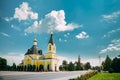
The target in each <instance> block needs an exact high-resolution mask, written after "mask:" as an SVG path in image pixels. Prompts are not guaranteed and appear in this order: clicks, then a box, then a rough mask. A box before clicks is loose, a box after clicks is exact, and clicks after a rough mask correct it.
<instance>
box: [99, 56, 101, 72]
mask: <svg viewBox="0 0 120 80" xmlns="http://www.w3.org/2000/svg"><path fill="white" fill-rule="evenodd" d="M99 64H100V72H101V56H100V54H99Z"/></svg>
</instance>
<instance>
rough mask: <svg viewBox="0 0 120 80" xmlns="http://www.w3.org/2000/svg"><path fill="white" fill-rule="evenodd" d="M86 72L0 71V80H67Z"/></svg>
mask: <svg viewBox="0 0 120 80" xmlns="http://www.w3.org/2000/svg"><path fill="white" fill-rule="evenodd" d="M86 72H87V71H68V72H9V71H0V80H68V79H70V78H75V77H77V76H80V75H82V74H85V73H86Z"/></svg>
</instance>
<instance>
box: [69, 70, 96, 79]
mask: <svg viewBox="0 0 120 80" xmlns="http://www.w3.org/2000/svg"><path fill="white" fill-rule="evenodd" d="M97 73H98V71H90V72H88V73H86V74H84V75H81V76H80V77H77V78H76V79H69V80H87V79H89V78H90V77H92V76H94V75H95V74H97Z"/></svg>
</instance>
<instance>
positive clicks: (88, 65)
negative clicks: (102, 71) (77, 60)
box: [84, 62, 91, 70]
mask: <svg viewBox="0 0 120 80" xmlns="http://www.w3.org/2000/svg"><path fill="white" fill-rule="evenodd" d="M84 67H85V70H88V69H91V65H90V63H89V62H87V63H86V64H85V66H84Z"/></svg>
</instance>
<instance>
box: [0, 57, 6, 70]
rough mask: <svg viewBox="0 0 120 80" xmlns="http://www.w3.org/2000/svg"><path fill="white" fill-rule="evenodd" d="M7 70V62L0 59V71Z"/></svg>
mask: <svg viewBox="0 0 120 80" xmlns="http://www.w3.org/2000/svg"><path fill="white" fill-rule="evenodd" d="M2 70H7V60H6V59H5V58H1V57H0V71H2Z"/></svg>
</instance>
